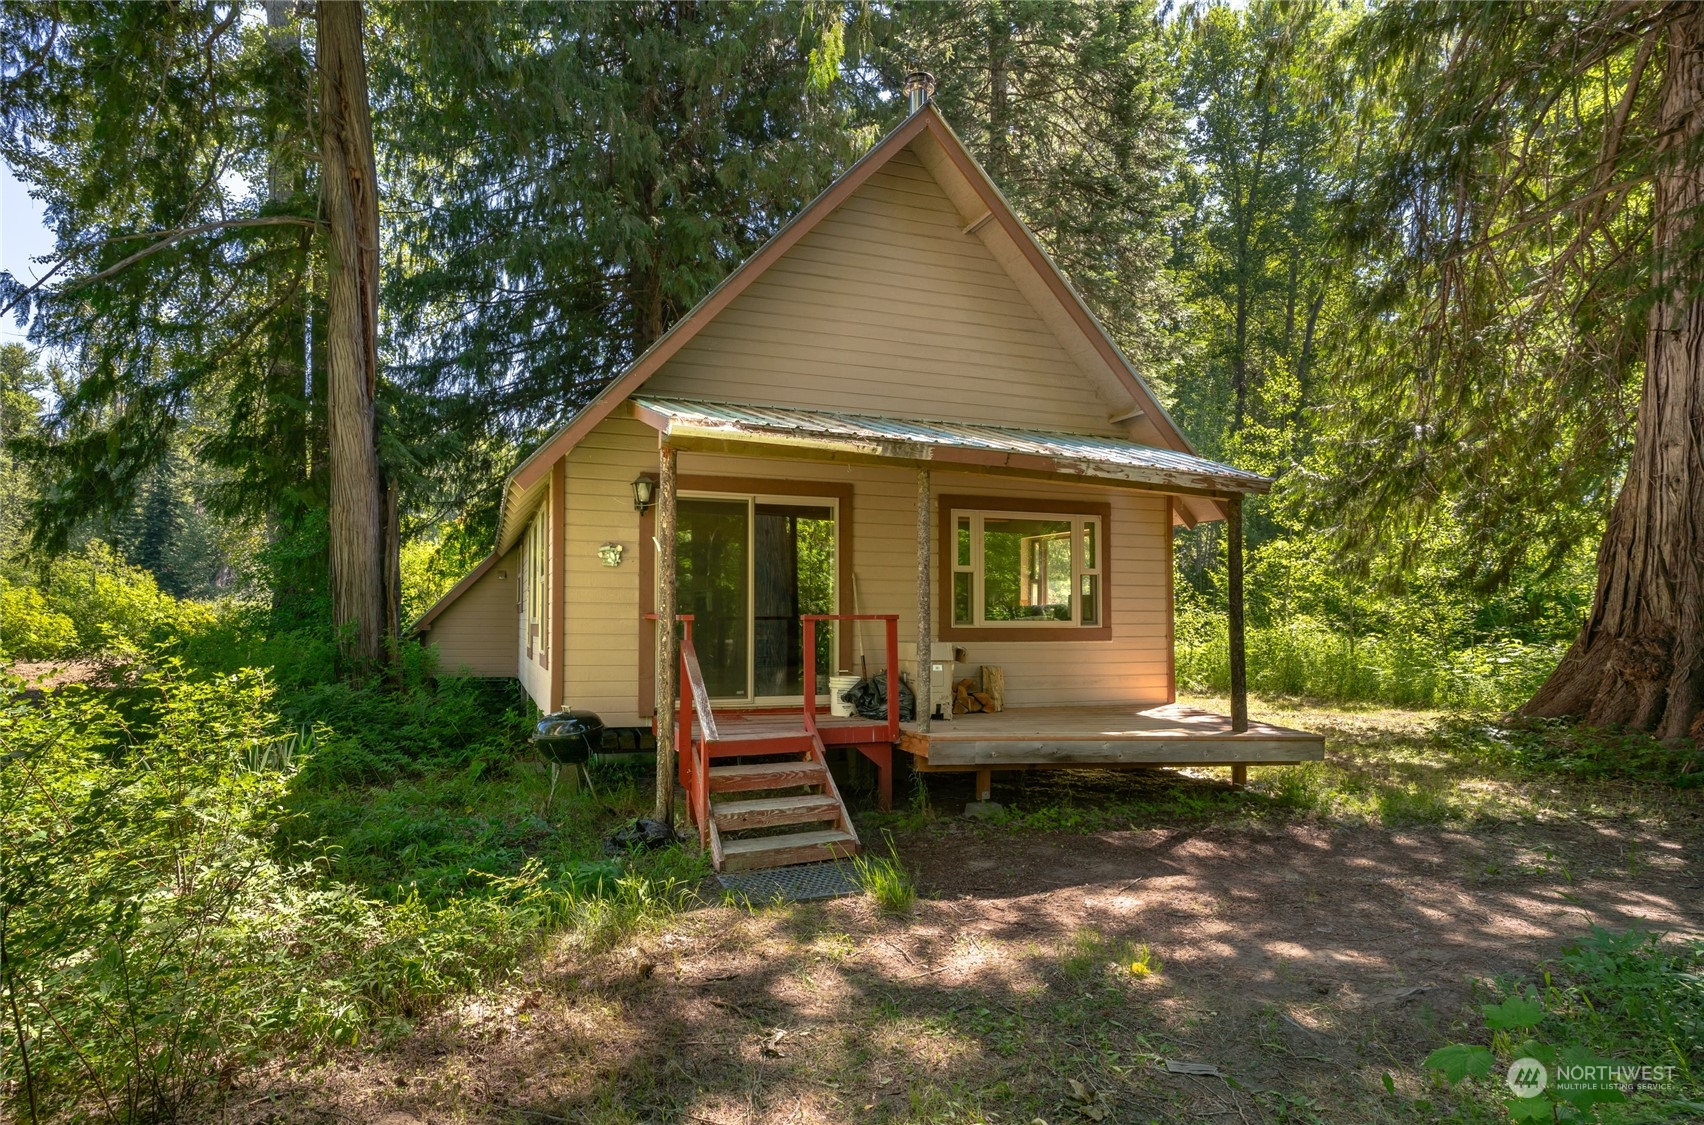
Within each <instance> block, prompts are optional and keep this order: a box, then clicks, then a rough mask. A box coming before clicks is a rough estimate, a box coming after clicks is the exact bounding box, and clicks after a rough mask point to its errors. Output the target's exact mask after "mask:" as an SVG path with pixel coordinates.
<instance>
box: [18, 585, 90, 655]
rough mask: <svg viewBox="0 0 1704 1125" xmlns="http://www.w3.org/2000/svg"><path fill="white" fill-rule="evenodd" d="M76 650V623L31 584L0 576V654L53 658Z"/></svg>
mask: <svg viewBox="0 0 1704 1125" xmlns="http://www.w3.org/2000/svg"><path fill="white" fill-rule="evenodd" d="M76 649H77V626H76V623H75V622H73V621H72V620H71V618H69V617H67V616H66V615H65V614H63V613H60V612H59V611H58V610H56V609H54V608H53V607H52V606H51V605H49V604H48V601H47V599H46V598H44V597H43V596H42V593H41V591H40V590H37V589H35V588H34V587H33V586H14V585H11V584H10V583H8V582H7V581H6V580H5V579H4V578H0V656H10V657H14V658H16V659H19V660H53V659H56V658H58V657H62V656H68V655H70V654H71V653H73V652H75V651H76Z"/></svg>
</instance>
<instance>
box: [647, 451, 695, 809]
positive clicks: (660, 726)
mask: <svg viewBox="0 0 1704 1125" xmlns="http://www.w3.org/2000/svg"><path fill="white" fill-rule="evenodd" d="M656 503H657V521H656V528H657V670H656V678H657V682H656V689H657V690H656V709H657V799H656V804H655V806H654V807H653V809H652V815H654V816H655V817H656V818H657V819H658V820H660V821H662V822H663V823H664V824H669V825H672V824H674V790H675V738H676V736H677V733H678V735H679V737H681V738H691V737H692V732H691V731H679V732H677V731H676V730H675V705H674V701H675V676H676V669H677V668H678V667H679V664H680V651H679V649H678V648H677V646H676V644H675V614H676V612H678V607H677V606H676V604H675V601H676V598H675V451H674V449H673V448H671V447H670V446H667V445H665V446H662V447H661V448H660V449H659V450H658V455H657V498H656Z"/></svg>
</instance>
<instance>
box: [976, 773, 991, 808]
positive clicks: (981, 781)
mask: <svg viewBox="0 0 1704 1125" xmlns="http://www.w3.org/2000/svg"><path fill="white" fill-rule="evenodd" d="M976 799H977V800H978V801H991V800H993V799H994V771H993V770H977V771H976Z"/></svg>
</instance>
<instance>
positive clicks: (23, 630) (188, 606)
mask: <svg viewBox="0 0 1704 1125" xmlns="http://www.w3.org/2000/svg"><path fill="white" fill-rule="evenodd" d="M0 589H3V593H0V652H4V653H5V654H7V655H10V656H15V657H20V658H23V659H37V660H51V659H57V658H61V657H69V656H93V655H97V654H112V653H117V654H135V653H137V652H139V651H142V650H144V649H148V648H151V647H154V646H157V645H159V644H162V643H166V642H169V641H172V640H175V639H177V638H180V637H182V636H184V635H187V634H191V633H194V632H196V631H198V630H202V629H206V628H208V627H210V626H211V625H212V624H213V623H214V621H215V620H216V619H217V616H218V612H219V611H218V608H217V607H216V606H215V605H213V604H211V603H207V602H197V601H191V600H188V599H181V598H174V597H172V596H171V595H170V594H168V593H166V592H165V591H163V590H161V589H160V587H159V585H158V584H157V583H156V582H155V581H154V576H153V575H152V574H150V573H148V572H147V571H146V570H143V569H142V568H140V567H134V566H130V565H129V564H127V563H126V562H125V561H124V560H123V559H122V558H120V557H119V555H118V554H117V553H116V552H115V551H113V549H112V548H111V547H108V546H107V545H106V544H105V543H102V542H100V541H99V540H95V541H93V542H91V543H89V545H88V546H87V547H85V548H84V550H83V552H82V553H81V554H77V555H67V556H65V557H63V558H59V559H55V560H54V561H53V564H52V566H51V567H49V568H48V569H47V571H46V572H45V580H44V581H41V582H38V583H36V584H34V585H30V584H26V583H24V582H22V581H17V582H0Z"/></svg>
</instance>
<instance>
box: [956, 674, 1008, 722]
mask: <svg viewBox="0 0 1704 1125" xmlns="http://www.w3.org/2000/svg"><path fill="white" fill-rule="evenodd" d="M1005 688H1006V677H1005V675H1004V674H1003V673H1002V672H1001V670H1000V669H999V668H994V667H988V666H984V667H983V669H982V676H981V678H978V677H975V676H966V677H965V678H964V679H962V680H959V681H958V682H957V683H955V684H953V714H955V715H970V714H974V713H975V712H977V711H998V710H1000V709H1001V708H1002V707H1004V706H1005V699H1004V696H1005V694H1006V691H1005Z"/></svg>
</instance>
